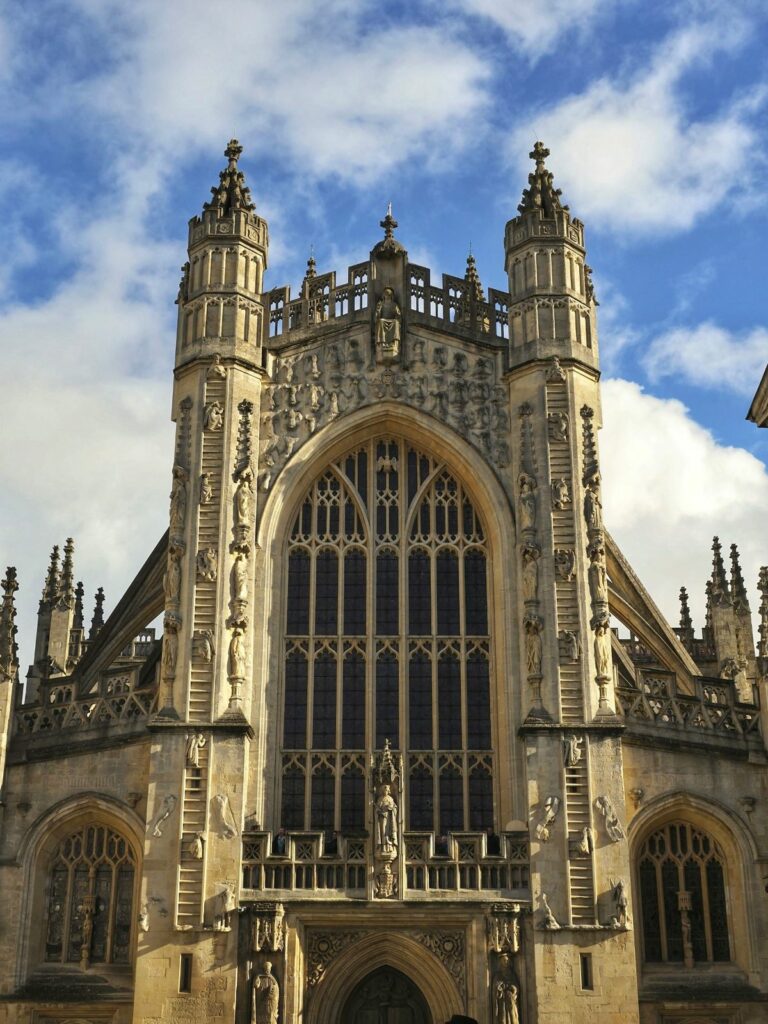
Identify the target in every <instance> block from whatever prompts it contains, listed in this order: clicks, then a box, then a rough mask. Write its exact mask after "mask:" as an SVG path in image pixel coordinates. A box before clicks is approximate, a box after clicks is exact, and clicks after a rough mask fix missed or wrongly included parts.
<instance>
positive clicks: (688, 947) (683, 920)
mask: <svg viewBox="0 0 768 1024" xmlns="http://www.w3.org/2000/svg"><path fill="white" fill-rule="evenodd" d="M677 909H678V910H679V911H680V930H681V931H682V934H683V963H684V964H685V966H686V967H693V964H694V959H693V943H692V942H691V910H693V901H692V900H691V894H690V892H687V891H686V890H685V889H681V890H680V891H679V892H678V894H677Z"/></svg>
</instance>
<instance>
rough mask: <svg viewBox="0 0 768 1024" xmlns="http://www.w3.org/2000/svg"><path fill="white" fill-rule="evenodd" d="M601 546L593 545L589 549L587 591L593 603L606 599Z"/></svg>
mask: <svg viewBox="0 0 768 1024" xmlns="http://www.w3.org/2000/svg"><path fill="white" fill-rule="evenodd" d="M604 554H605V552H604V551H603V548H602V547H600V546H599V545H595V546H593V547H591V548H590V549H589V556H590V558H591V561H590V563H589V570H588V572H587V575H588V577H589V593H590V596H591V598H592V601H593V602H594V603H596V604H597V603H602V602H604V601H607V600H608V581H607V578H606V572H605V561H604Z"/></svg>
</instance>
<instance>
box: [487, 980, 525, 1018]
mask: <svg viewBox="0 0 768 1024" xmlns="http://www.w3.org/2000/svg"><path fill="white" fill-rule="evenodd" d="M517 991H518V990H517V985H516V984H515V983H514V982H513V981H509V980H508V979H507V978H503V977H498V976H497V977H496V979H495V980H494V983H493V1024H520V1016H519V1014H518V1011H517Z"/></svg>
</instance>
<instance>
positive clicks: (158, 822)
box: [152, 794, 176, 839]
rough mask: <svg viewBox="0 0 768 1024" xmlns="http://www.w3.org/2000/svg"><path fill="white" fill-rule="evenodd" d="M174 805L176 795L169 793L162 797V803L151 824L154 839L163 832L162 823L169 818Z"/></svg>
mask: <svg viewBox="0 0 768 1024" xmlns="http://www.w3.org/2000/svg"><path fill="white" fill-rule="evenodd" d="M175 807H176V797H175V796H172V795H171V794H169V795H168V796H166V797H163V803H162V805H161V807H160V812H159V813H158V815H157V817H156V818H155V820H154V823H153V825H152V835H153V836H154V837H155V839H159V838H160V837H161V836H162V834H163V829H162V825H163V823H164V822H166V821H167V820H168V818H170V816H171V815H172V814H173V812H174V809H175Z"/></svg>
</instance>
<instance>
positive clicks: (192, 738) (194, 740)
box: [186, 732, 206, 768]
mask: <svg viewBox="0 0 768 1024" xmlns="http://www.w3.org/2000/svg"><path fill="white" fill-rule="evenodd" d="M205 744H206V739H205V733H204V732H190V733H188V734H187V750H186V756H187V764H188V765H189V766H190V767H191V768H199V767H200V750H201V748H202V747H204V746H205Z"/></svg>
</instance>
